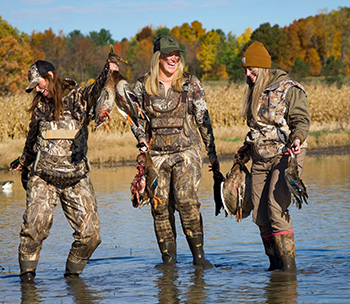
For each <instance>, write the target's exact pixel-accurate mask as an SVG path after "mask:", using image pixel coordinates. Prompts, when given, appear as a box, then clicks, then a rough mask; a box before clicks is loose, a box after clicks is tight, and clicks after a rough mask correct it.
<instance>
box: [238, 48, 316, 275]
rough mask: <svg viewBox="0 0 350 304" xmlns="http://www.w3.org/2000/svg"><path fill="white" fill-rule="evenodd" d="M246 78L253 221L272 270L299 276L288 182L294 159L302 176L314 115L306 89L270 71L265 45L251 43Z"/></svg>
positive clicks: (244, 58) (245, 111)
mask: <svg viewBox="0 0 350 304" xmlns="http://www.w3.org/2000/svg"><path fill="white" fill-rule="evenodd" d="M242 67H243V68H244V70H245V75H246V88H245V92H244V96H243V108H242V115H243V117H244V118H245V119H246V120H247V125H248V127H249V128H250V131H249V132H248V134H247V135H246V138H245V143H244V145H243V147H241V148H240V150H239V151H238V153H249V154H250V156H251V158H252V161H253V163H252V168H251V172H252V191H251V192H252V202H253V205H254V209H253V221H254V222H255V223H256V224H257V225H258V227H259V230H260V234H261V238H262V241H263V244H264V248H265V253H266V255H267V256H268V257H269V259H270V267H269V270H275V269H281V270H284V271H293V272H294V271H295V270H296V265H295V245H294V230H293V227H292V220H291V217H290V215H289V213H288V207H289V205H290V203H291V193H290V192H289V189H288V187H287V184H286V180H285V169H286V168H287V167H288V159H289V157H290V156H289V154H294V155H297V161H298V165H299V174H301V172H302V169H303V165H304V160H305V156H306V137H307V135H308V132H309V127H310V114H309V109H308V105H307V96H306V92H305V89H304V88H303V87H302V86H301V85H300V84H299V83H298V82H296V81H295V80H293V79H292V78H291V76H290V75H289V74H288V73H287V72H285V71H282V70H279V69H271V57H270V55H269V53H268V51H267V50H266V49H265V47H264V45H263V44H262V43H260V42H258V41H255V42H254V43H252V44H251V45H250V46H249V47H248V49H247V50H246V51H245V53H244V54H243V56H242Z"/></svg>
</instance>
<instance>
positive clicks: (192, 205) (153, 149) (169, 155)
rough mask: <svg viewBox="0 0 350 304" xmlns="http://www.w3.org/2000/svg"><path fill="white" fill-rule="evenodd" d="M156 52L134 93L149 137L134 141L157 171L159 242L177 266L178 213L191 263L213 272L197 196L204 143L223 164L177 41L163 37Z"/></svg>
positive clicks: (200, 94) (164, 254)
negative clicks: (147, 155)
mask: <svg viewBox="0 0 350 304" xmlns="http://www.w3.org/2000/svg"><path fill="white" fill-rule="evenodd" d="M153 51H154V54H153V57H152V59H151V67H150V71H149V72H148V73H147V74H146V75H145V76H143V77H141V78H140V79H139V80H138V81H137V82H136V84H135V88H134V91H135V93H136V94H137V96H138V99H139V101H140V107H141V109H142V112H143V113H145V114H146V115H145V116H147V119H146V120H145V130H146V131H145V133H139V134H135V136H136V137H137V139H138V141H139V144H141V145H143V146H144V148H145V149H146V151H148V150H150V154H151V157H152V160H153V163H154V165H155V168H156V170H157V172H158V186H157V188H156V193H155V195H156V196H157V197H158V198H159V203H158V204H157V206H155V205H152V216H153V219H154V229H155V234H156V238H157V242H158V245H159V249H160V251H161V254H162V259H163V264H164V265H175V263H176V230H175V217H174V213H175V210H177V211H178V212H179V214H180V219H181V224H182V229H183V231H184V234H185V236H186V239H187V242H188V245H189V247H190V249H191V252H192V255H193V264H194V265H197V266H202V267H211V264H210V263H209V262H208V261H207V260H205V259H204V251H203V224H202V216H201V213H200V203H199V201H198V196H197V191H198V187H199V183H200V179H201V175H202V165H203V163H202V151H201V145H202V143H201V140H202V141H203V142H204V145H205V148H206V151H207V154H208V157H209V162H210V164H211V166H213V165H214V164H215V167H217V168H218V167H219V163H218V160H217V156H216V151H215V144H214V135H213V130H212V126H211V122H210V118H209V113H208V108H207V104H206V98H205V93H204V90H203V87H202V84H201V83H200V81H199V80H198V78H197V77H196V76H194V75H191V74H189V73H184V71H183V69H184V65H185V60H184V57H183V55H182V50H181V48H180V46H179V44H178V42H177V41H176V40H175V39H174V38H172V37H170V36H163V37H161V38H159V39H158V40H157V41H156V42H155V44H154V49H153ZM198 131H199V132H198ZM134 133H135V132H134ZM136 133H137V132H136ZM150 141H152V144H151V145H150V146H148V143H149V142H150Z"/></svg>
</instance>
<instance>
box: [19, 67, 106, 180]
mask: <svg viewBox="0 0 350 304" xmlns="http://www.w3.org/2000/svg"><path fill="white" fill-rule="evenodd" d="M108 69H109V67H108V63H106V65H105V67H104V69H103V71H102V72H101V74H100V75H99V77H98V78H97V79H96V81H95V82H94V83H93V84H91V85H89V86H86V87H79V86H78V85H77V84H76V82H75V81H74V80H71V79H64V86H65V97H63V99H64V106H63V114H62V116H61V118H60V120H59V121H54V119H53V113H54V103H53V100H52V99H47V98H44V97H42V99H41V100H40V101H39V103H38V105H37V107H36V109H35V110H34V118H33V119H32V120H31V122H30V125H29V132H28V136H27V139H26V143H25V147H24V150H23V154H22V156H21V157H20V163H21V165H22V166H26V167H27V166H29V165H31V164H33V162H34V166H33V168H32V170H33V171H34V173H35V174H37V175H42V177H43V178H44V179H45V180H47V179H51V178H52V176H51V175H55V178H54V179H55V181H56V182H57V178H60V179H62V177H63V178H72V179H75V178H76V176H77V175H79V177H80V178H81V177H82V176H83V175H84V174H85V173H87V172H88V171H89V168H88V163H87V159H86V153H87V139H88V128H87V127H88V124H89V123H90V121H91V119H92V116H93V112H94V106H95V104H96V100H97V98H98V95H99V93H100V90H101V89H102V87H103V86H104V83H105V81H106V79H107V74H108ZM79 177H78V178H79ZM48 181H50V180H48Z"/></svg>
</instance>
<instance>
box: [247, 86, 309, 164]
mask: <svg viewBox="0 0 350 304" xmlns="http://www.w3.org/2000/svg"><path fill="white" fill-rule="evenodd" d="M294 86H296V87H298V88H300V89H301V90H303V91H304V92H305V90H304V88H303V87H302V86H301V85H300V84H299V83H298V82H296V81H295V80H293V79H286V80H282V81H281V82H279V83H277V84H275V85H273V86H271V87H268V88H266V89H265V90H264V92H263V94H262V96H261V97H260V101H259V106H258V115H257V117H258V119H257V121H256V120H254V118H253V117H252V118H251V119H249V121H248V126H249V127H250V132H249V133H248V134H247V136H246V142H247V143H249V144H251V145H252V147H253V150H252V152H253V157H255V158H258V159H262V160H268V159H270V158H272V157H274V156H276V155H279V154H282V153H284V152H286V144H287V143H288V140H289V134H290V130H289V127H288V125H287V122H286V119H285V114H286V110H287V107H286V96H287V93H288V91H289V89H290V88H292V87H294Z"/></svg>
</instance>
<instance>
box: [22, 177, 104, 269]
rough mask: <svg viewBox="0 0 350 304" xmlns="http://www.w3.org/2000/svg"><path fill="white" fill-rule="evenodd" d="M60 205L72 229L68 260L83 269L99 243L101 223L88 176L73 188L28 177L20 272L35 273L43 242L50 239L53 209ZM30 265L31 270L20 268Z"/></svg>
mask: <svg viewBox="0 0 350 304" xmlns="http://www.w3.org/2000/svg"><path fill="white" fill-rule="evenodd" d="M58 202H61V205H62V209H63V212H64V214H65V216H66V218H67V220H68V222H69V224H70V225H71V227H72V228H73V230H74V233H73V237H74V240H75V241H74V242H73V244H72V247H71V249H70V252H69V256H68V259H67V260H68V261H70V262H72V263H75V264H80V265H83V266H85V264H86V263H87V261H88V259H89V258H90V257H91V255H92V253H93V252H94V251H95V249H96V248H97V246H98V245H99V244H100V242H101V238H100V221H99V216H98V213H97V205H96V198H95V193H94V189H93V186H92V183H91V180H90V178H89V177H85V178H83V179H81V180H80V181H79V182H78V183H77V184H75V185H74V186H72V187H68V188H64V189H60V188H57V187H55V186H53V185H51V184H48V183H46V182H45V181H44V180H43V179H41V178H40V177H38V176H36V175H34V176H31V177H30V179H29V181H28V187H27V206H26V210H25V213H24V215H23V224H22V229H21V232H20V238H21V243H20V245H19V262H20V266H21V273H24V272H27V271H33V270H34V271H35V268H36V264H37V261H38V259H39V254H40V251H41V248H42V243H43V241H44V240H45V239H46V238H47V237H48V236H49V233H50V228H51V226H52V221H53V213H54V208H55V207H56V206H57V204H58ZM23 265H32V266H31V267H32V268H33V269H22V268H25V267H26V266H23Z"/></svg>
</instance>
